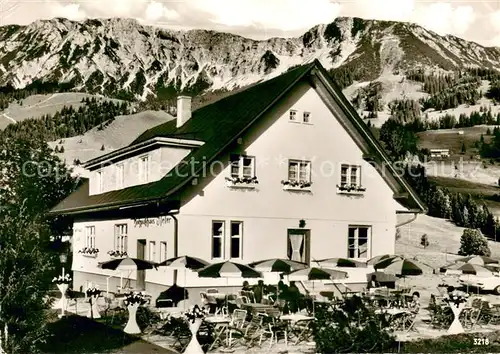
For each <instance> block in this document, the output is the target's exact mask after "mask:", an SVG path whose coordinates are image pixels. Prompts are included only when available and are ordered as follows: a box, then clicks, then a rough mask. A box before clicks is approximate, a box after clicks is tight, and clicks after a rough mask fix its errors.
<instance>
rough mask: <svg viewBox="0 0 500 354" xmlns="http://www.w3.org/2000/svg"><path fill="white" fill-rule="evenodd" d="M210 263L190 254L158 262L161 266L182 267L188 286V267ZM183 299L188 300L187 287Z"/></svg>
mask: <svg viewBox="0 0 500 354" xmlns="http://www.w3.org/2000/svg"><path fill="white" fill-rule="evenodd" d="M209 264H210V263H208V262H207V261H204V260H203V259H200V258H196V257H190V256H180V257H174V258H170V259H167V260H166V261H163V262H161V263H160V264H158V265H159V266H165V267H170V268H172V269H182V270H183V271H184V287H185V286H186V269H191V270H198V269H201V268H203V267H206V266H208V265H209ZM182 296H183V300H186V291H185V288H184V289H183V291H182ZM184 307H186V301H184Z"/></svg>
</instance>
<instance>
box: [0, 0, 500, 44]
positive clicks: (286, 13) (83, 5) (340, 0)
mask: <svg viewBox="0 0 500 354" xmlns="http://www.w3.org/2000/svg"><path fill="white" fill-rule="evenodd" d="M338 16H358V17H362V18H372V19H380V20H397V21H410V22H415V23H418V24H420V25H422V26H424V27H426V28H428V29H431V30H433V31H435V32H437V33H440V34H453V35H456V36H459V37H462V38H465V39H468V40H473V41H476V42H478V43H481V44H484V45H497V46H500V0H491V1H488V0H482V1H478V0H449V1H438V0H437V1H433V0H180V1H171V0H0V21H1V23H0V24H11V23H17V24H28V23H30V22H32V21H35V20H37V19H42V18H43V19H48V18H53V17H66V18H69V19H72V20H81V19H84V18H102V17H129V18H136V19H137V20H139V21H140V22H142V23H145V24H151V25H158V26H163V27H167V28H173V29H191V28H203V29H213V30H219V31H226V32H231V33H237V34H241V35H244V36H247V37H251V38H257V39H263V38H269V37H273V36H286V37H288V36H296V35H300V34H302V33H303V32H304V31H305V30H307V29H309V28H311V27H312V26H314V25H316V24H319V23H330V22H332V21H333V20H334V19H335V18H336V17H338Z"/></svg>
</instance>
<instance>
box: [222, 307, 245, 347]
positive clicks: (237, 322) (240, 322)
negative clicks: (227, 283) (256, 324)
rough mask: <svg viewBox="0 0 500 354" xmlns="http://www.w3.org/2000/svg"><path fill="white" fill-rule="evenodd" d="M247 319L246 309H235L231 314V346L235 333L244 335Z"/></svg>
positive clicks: (229, 329)
mask: <svg viewBox="0 0 500 354" xmlns="http://www.w3.org/2000/svg"><path fill="white" fill-rule="evenodd" d="M246 319H247V312H246V311H245V310H239V309H238V310H234V312H233V314H232V316H231V322H230V323H229V326H228V328H227V331H228V335H229V347H231V344H232V340H233V334H237V335H239V336H240V337H244V330H243V328H244V327H245V323H246Z"/></svg>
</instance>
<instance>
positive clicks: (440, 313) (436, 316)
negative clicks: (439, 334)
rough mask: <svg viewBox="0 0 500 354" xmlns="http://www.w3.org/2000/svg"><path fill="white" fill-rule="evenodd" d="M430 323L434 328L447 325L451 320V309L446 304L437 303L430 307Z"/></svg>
mask: <svg viewBox="0 0 500 354" xmlns="http://www.w3.org/2000/svg"><path fill="white" fill-rule="evenodd" d="M430 314H431V325H432V326H433V327H435V328H445V327H448V326H449V325H450V324H451V322H452V321H453V311H452V310H451V308H450V307H449V306H448V305H445V304H438V305H436V306H435V307H434V308H431V309H430Z"/></svg>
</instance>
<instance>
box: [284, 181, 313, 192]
mask: <svg viewBox="0 0 500 354" xmlns="http://www.w3.org/2000/svg"><path fill="white" fill-rule="evenodd" d="M281 184H282V185H283V190H286V191H304V192H307V191H310V190H311V186H312V182H306V181H290V180H287V181H281Z"/></svg>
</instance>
